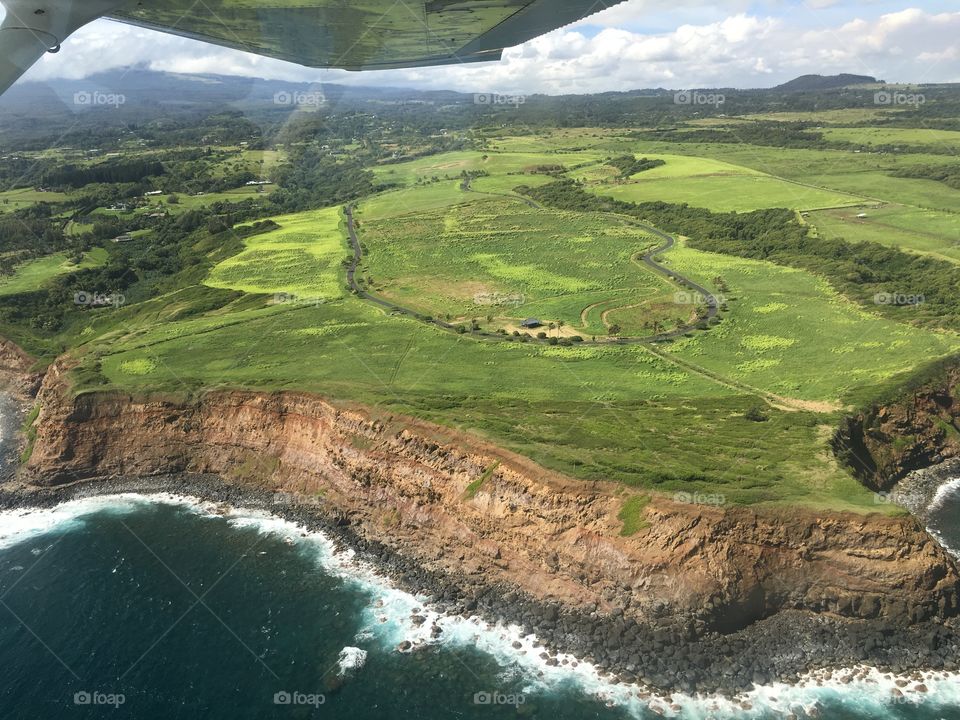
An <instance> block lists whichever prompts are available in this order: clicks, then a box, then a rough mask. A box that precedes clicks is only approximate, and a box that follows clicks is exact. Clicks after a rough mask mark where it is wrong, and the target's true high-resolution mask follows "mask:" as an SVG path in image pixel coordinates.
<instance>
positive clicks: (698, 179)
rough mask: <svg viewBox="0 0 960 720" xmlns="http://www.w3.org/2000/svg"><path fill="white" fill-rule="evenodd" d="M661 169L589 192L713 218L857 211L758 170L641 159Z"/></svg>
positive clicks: (847, 201) (853, 201) (836, 197)
mask: <svg viewBox="0 0 960 720" xmlns="http://www.w3.org/2000/svg"><path fill="white" fill-rule="evenodd" d="M643 156H644V157H650V158H651V159H653V158H658V159H661V160H664V161H666V165H663V166H661V167H657V168H653V169H652V170H647V171H646V172H642V173H640V174H638V175H635V176H633V177H632V178H630V180H629V181H621V180H615V181H613V182H610V181H601V182H599V183H597V184H595V185H591V186H590V187H589V189H590V190H591V191H592V192H594V193H596V194H598V195H606V196H610V197H614V198H617V199H619V200H626V201H629V202H654V201H658V200H660V201H664V202H671V203H687V204H688V205H692V206H694V207H704V208H708V209H710V210H714V211H718V212H729V211H736V212H745V211H750V210H758V209H761V208H773V207H787V208H793V209H797V210H808V209H813V208H831V207H839V206H846V205H858V204H860V203H862V202H863V199H862V198H860V197H856V196H852V195H848V194H845V193H840V192H836V191H832V190H824V189H820V188H816V187H810V186H806V185H801V184H797V183H793V182H786V181H784V180H781V179H779V178H776V177H771V176H769V175H766V174H764V173H762V172H760V171H758V170H755V169H752V168H749V167H745V166H741V165H734V164H731V163H726V162H722V161H719V160H713V159H710V158H703V157H686V156H681V155H663V154H659V153H653V154H646V153H644V154H643Z"/></svg>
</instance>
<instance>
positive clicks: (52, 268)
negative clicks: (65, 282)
mask: <svg viewBox="0 0 960 720" xmlns="http://www.w3.org/2000/svg"><path fill="white" fill-rule="evenodd" d="M106 261H107V251H106V250H105V249H104V248H94V249H92V250H91V251H90V252H88V253H84V256H83V259H82V260H81V261H80V262H79V263H77V264H76V265H74V264H73V263H70V262H69V261H68V258H67V254H66V253H56V254H54V255H48V256H47V257H42V258H37V259H36V260H30V261H29V262H25V263H23V264H22V265H20V266H18V267H17V268H16V270H15V272H14V274H13V275H2V276H0V295H14V294H16V293H21V292H30V291H31V290H36V289H37V288H39V287H41V286H42V285H43V284H44V283H45V282H47V281H48V280H50V279H51V278H53V277H56V276H57V275H63V274H65V273H70V272H76V271H77V270H83V269H84V268H91V267H99V266H100V265H103V264H104V263H105V262H106Z"/></svg>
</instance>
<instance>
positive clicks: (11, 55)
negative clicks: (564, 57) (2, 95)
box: [0, 0, 621, 92]
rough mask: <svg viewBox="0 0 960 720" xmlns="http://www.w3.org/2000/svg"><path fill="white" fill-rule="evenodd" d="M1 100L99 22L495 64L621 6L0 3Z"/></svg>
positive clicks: (334, 50)
mask: <svg viewBox="0 0 960 720" xmlns="http://www.w3.org/2000/svg"><path fill="white" fill-rule="evenodd" d="M0 2H2V3H3V5H4V7H5V8H6V10H7V14H6V17H5V18H4V21H3V25H2V26H0V92H3V91H4V90H6V89H7V88H8V87H9V86H10V85H11V84H13V82H14V81H15V80H16V79H17V78H18V77H19V76H20V75H21V74H22V73H23V72H24V71H25V70H26V69H27V68H28V67H29V66H30V65H31V64H32V63H33V62H35V61H36V59H38V58H39V57H40V56H41V55H42V54H43V53H44V52H45V51H55V50H56V49H58V48H59V44H60V43H61V42H62V41H63V40H65V39H66V37H67V36H68V35H69V34H70V33H72V32H73V31H74V30H76V29H77V28H79V27H80V26H81V25H84V24H86V23H87V22H90V21H91V20H93V19H95V18H98V17H109V18H112V19H114V20H119V21H121V22H125V23H130V24H134V25H139V26H142V27H146V28H150V29H153V30H158V31H161V32H166V33H172V34H175V35H180V36H183V37H188V38H193V39H195V40H201V41H204V42H209V43H213V44H216V45H222V46H225V47H229V48H234V49H237V50H243V51H246V52H251V53H256V54H258V55H265V56H267V57H273V58H278V59H281V60H287V61H290V62H294V63H298V64H300V65H307V66H310V67H329V68H343V69H346V70H373V69H385V68H398V67H420V66H428V65H445V64H456V63H466V62H480V61H488V60H498V59H499V58H500V55H501V52H502V50H503V49H504V48H507V47H511V46H514V45H519V44H521V43H523V42H525V41H527V40H530V39H532V38H534V37H537V36H538V35H542V34H544V33H547V32H550V31H551V30H555V29H556V28H558V27H562V26H564V25H567V24H569V23H572V22H576V21H577V20H579V19H581V18H584V17H586V16H588V15H590V14H592V13H595V12H598V11H600V10H603V9H605V8H607V7H609V6H610V5H614V4H617V3H618V2H621V0H610V1H609V2H607V1H605V0H133V1H131V0H0Z"/></svg>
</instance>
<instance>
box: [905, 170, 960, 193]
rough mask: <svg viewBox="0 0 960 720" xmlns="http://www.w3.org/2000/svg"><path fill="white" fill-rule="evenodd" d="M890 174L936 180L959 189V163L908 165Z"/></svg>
mask: <svg viewBox="0 0 960 720" xmlns="http://www.w3.org/2000/svg"><path fill="white" fill-rule="evenodd" d="M890 174H891V175H893V176H894V177H899V178H912V179H916V180H936V181H937V182H942V183H943V184H945V185H947V186H949V187H952V188H953V189H954V190H960V165H908V166H907V167H902V168H900V169H898V170H894V171H893V172H892V173H890Z"/></svg>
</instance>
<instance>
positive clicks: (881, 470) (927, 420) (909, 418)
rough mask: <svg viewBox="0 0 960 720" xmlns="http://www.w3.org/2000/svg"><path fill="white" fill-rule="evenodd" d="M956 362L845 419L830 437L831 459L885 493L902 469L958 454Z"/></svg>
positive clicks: (959, 368) (959, 374) (959, 375)
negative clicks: (885, 400)
mask: <svg viewBox="0 0 960 720" xmlns="http://www.w3.org/2000/svg"><path fill="white" fill-rule="evenodd" d="M958 398H960V362H958V361H956V360H955V361H954V362H953V363H952V364H949V363H948V364H946V365H944V366H943V367H941V368H940V369H939V370H938V372H936V373H934V374H933V376H932V377H930V378H929V379H928V380H927V381H925V382H922V383H920V384H915V385H914V386H912V387H909V388H905V389H904V390H903V391H901V392H900V393H899V394H898V397H896V398H894V399H893V400H891V401H889V402H881V403H875V404H873V405H871V406H869V407H867V408H865V409H863V410H860V411H859V412H856V413H854V414H852V415H851V416H849V417H847V418H846V419H845V420H844V421H843V423H841V425H840V427H839V429H838V430H837V431H836V433H835V434H834V437H833V450H834V453H835V454H836V455H837V457H838V458H839V459H840V460H841V461H842V462H844V463H845V464H846V465H847V466H848V467H849V468H850V469H851V471H852V472H853V473H854V474H855V475H856V476H857V478H859V479H860V481H861V482H863V483H864V484H865V485H867V487H870V488H872V489H874V490H878V491H886V490H889V489H890V488H892V487H893V485H894V484H895V483H896V482H897V481H898V480H900V479H902V478H904V477H905V476H906V475H907V474H908V473H911V472H913V471H915V470H922V469H924V468H927V467H930V466H932V465H937V464H939V463H942V462H944V461H946V460H949V459H951V458H956V457H960V399H958Z"/></svg>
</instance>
